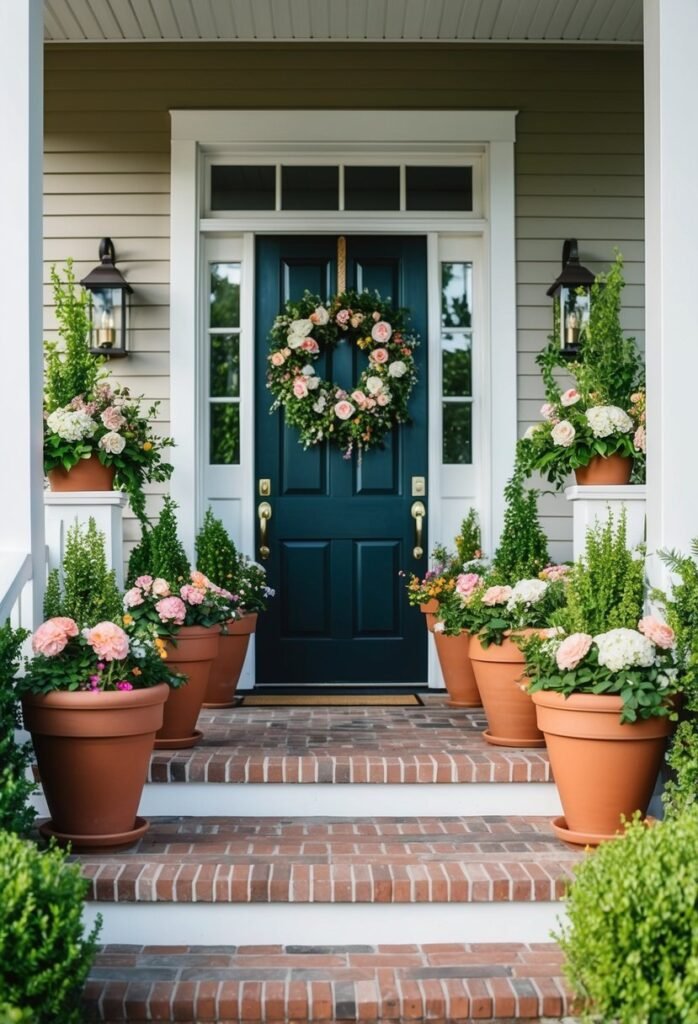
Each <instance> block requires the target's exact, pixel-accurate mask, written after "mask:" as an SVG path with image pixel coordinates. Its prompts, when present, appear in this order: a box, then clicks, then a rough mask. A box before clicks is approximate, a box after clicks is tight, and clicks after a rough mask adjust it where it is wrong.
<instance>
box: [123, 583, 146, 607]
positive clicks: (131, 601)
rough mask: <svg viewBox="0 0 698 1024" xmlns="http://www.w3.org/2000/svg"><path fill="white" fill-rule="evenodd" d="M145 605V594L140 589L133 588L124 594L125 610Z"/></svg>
mask: <svg viewBox="0 0 698 1024" xmlns="http://www.w3.org/2000/svg"><path fill="white" fill-rule="evenodd" d="M139 604H143V592H142V591H141V590H140V589H139V588H138V587H131V589H130V590H127V591H126V593H125V594H124V608H136V607H137V606H138V605H139Z"/></svg>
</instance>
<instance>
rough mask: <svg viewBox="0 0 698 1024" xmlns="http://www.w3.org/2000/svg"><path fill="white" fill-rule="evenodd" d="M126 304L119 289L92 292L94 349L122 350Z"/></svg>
mask: <svg viewBox="0 0 698 1024" xmlns="http://www.w3.org/2000/svg"><path fill="white" fill-rule="evenodd" d="M125 319H126V303H125V295H124V292H123V290H122V289H121V288H96V289H95V290H94V291H93V292H92V340H93V344H94V347H95V348H104V349H108V348H122V347H124V340H125V328H126V324H125Z"/></svg>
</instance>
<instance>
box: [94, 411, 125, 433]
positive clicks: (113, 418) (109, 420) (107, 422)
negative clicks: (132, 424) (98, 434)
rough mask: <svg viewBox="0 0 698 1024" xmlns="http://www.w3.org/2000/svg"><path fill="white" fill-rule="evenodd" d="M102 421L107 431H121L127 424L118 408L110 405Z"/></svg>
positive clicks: (103, 414) (102, 416)
mask: <svg viewBox="0 0 698 1024" xmlns="http://www.w3.org/2000/svg"><path fill="white" fill-rule="evenodd" d="M100 419H101V420H102V423H103V424H104V426H105V427H106V428H107V430H121V428H122V427H123V426H124V424H125V423H126V419H125V417H124V416H122V415H121V413H120V412H119V410H118V409H117V408H116V406H113V405H110V406H109V407H108V408H106V409H105V410H104V412H103V413H102V415H101V417H100Z"/></svg>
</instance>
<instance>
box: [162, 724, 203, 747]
mask: <svg viewBox="0 0 698 1024" xmlns="http://www.w3.org/2000/svg"><path fill="white" fill-rule="evenodd" d="M203 735H204V734H203V733H202V732H201V730H200V729H195V730H194V732H193V733H192V735H191V736H175V737H173V738H172V739H165V738H164V737H163V739H159V740H158V739H156V740H155V744H154V747H153V749H154V750H186V748H187V747H195V746H196V744H197V743H198V742H199V740H200V739H203Z"/></svg>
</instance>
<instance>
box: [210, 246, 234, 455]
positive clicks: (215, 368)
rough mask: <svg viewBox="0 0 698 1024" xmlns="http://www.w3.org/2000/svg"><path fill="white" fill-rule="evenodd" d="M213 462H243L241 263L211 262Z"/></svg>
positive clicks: (211, 431)
mask: <svg viewBox="0 0 698 1024" xmlns="http://www.w3.org/2000/svg"><path fill="white" fill-rule="evenodd" d="M208 365H209V370H208V407H209V417H208V429H209V463H210V464H211V465H213V466H230V465H236V464H238V463H239V462H240V264H239V263H210V264H209V309H208Z"/></svg>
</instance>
